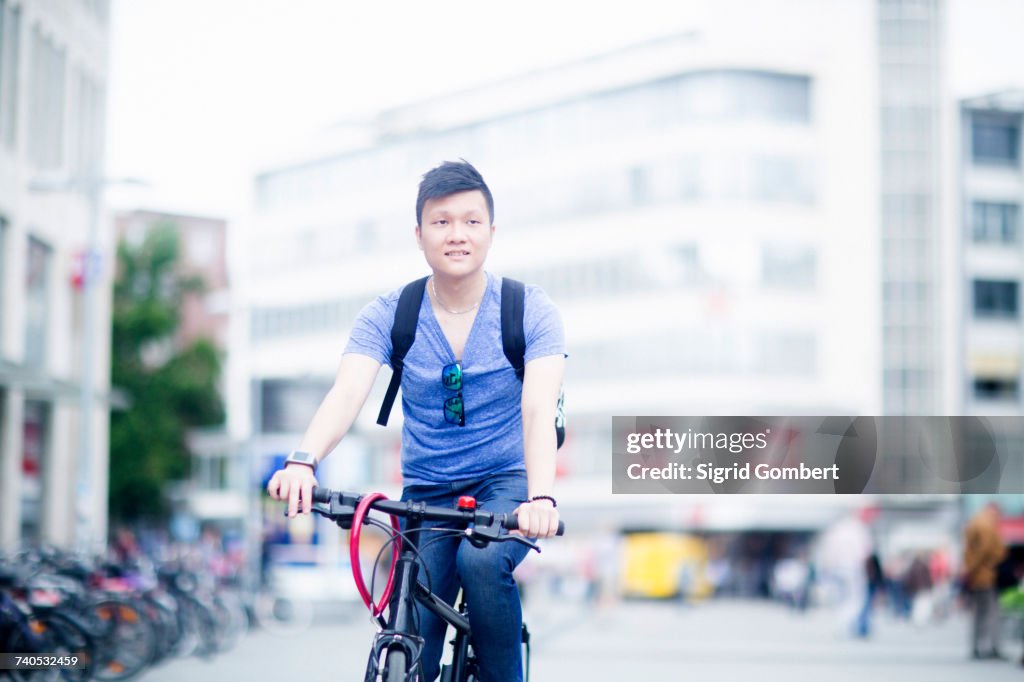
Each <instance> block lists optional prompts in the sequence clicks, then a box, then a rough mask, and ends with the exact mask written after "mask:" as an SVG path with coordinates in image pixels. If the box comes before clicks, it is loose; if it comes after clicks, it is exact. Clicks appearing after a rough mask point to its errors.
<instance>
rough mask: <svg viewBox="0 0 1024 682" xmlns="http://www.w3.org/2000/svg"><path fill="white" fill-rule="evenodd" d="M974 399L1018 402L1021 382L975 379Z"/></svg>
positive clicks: (988, 378)
mask: <svg viewBox="0 0 1024 682" xmlns="http://www.w3.org/2000/svg"><path fill="white" fill-rule="evenodd" d="M973 383H974V397H975V398H977V399H978V400H1017V398H1018V397H1019V396H1020V382H1018V381H1017V379H1010V378H991V377H975V378H974V382H973Z"/></svg>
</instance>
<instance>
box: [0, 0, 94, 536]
mask: <svg viewBox="0 0 1024 682" xmlns="http://www.w3.org/2000/svg"><path fill="white" fill-rule="evenodd" d="M108 36H109V11H108V3H107V2H106V0H64V1H56V0H0V547H3V548H5V549H12V548H14V547H16V546H17V545H18V543H20V542H38V541H45V542H50V543H54V544H57V545H65V546H67V545H72V544H74V543H82V544H98V543H102V542H104V541H105V537H106V525H107V522H106V509H107V454H106V453H107V450H108V447H107V440H108V438H107V433H108V422H109V419H108V414H109V402H110V395H109V394H110V386H109V383H110V380H109V374H110V372H109V365H110V363H109V357H110V351H109V346H110V341H109V327H110V325H109V319H110V305H109V300H110V286H111V270H112V267H111V262H110V254H112V250H111V235H110V234H109V230H106V229H104V227H103V226H104V221H103V219H102V218H103V215H102V207H101V206H100V204H99V198H98V191H97V188H98V187H99V186H100V183H101V179H100V178H101V169H102V167H103V162H102V149H103V122H104V117H105V115H104V102H105V91H106V81H107V61H108V57H107V49H108V47H107V45H108Z"/></svg>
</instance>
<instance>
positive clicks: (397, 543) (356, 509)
mask: <svg viewBox="0 0 1024 682" xmlns="http://www.w3.org/2000/svg"><path fill="white" fill-rule="evenodd" d="M312 498H313V499H312V507H311V508H312V511H313V512H314V513H316V514H318V515H320V516H323V517H324V518H327V519H330V520H331V521H333V522H334V523H335V524H337V525H338V526H339V527H340V528H343V529H345V530H351V538H350V542H349V551H350V556H351V559H352V573H353V578H354V580H355V583H356V588H357V590H358V591H359V594H360V596H361V597H362V599H363V602H364V603H365V604H366V605H367V607H368V608H369V609H370V612H371V614H372V616H373V619H374V621H375V622H376V624H377V625H378V626H379V629H378V632H377V634H376V635H375V636H374V640H373V647H372V649H371V651H370V657H369V660H368V662H367V667H366V676H365V682H377V681H378V680H380V681H382V682H424V681H423V671H422V665H421V662H420V655H421V653H422V649H423V638H422V637H420V636H419V632H418V625H417V622H416V618H415V605H416V603H419V604H421V605H423V606H424V607H425V608H427V609H429V610H430V611H432V612H433V613H434V614H436V615H437V616H438V617H440V618H441V619H443V620H444V621H445V622H447V623H448V624H449V625H451V626H452V627H453V628H454V629H455V637H454V639H452V640H450V642H449V644H451V646H452V659H451V661H452V662H451V663H450V664H448V665H444V666H442V668H441V677H440V679H441V682H475V681H476V680H477V679H478V677H477V667H478V661H477V658H476V654H475V653H474V650H473V637H472V635H473V633H472V630H471V628H470V624H469V616H468V613H469V611H468V609H469V605H468V604H467V603H466V598H465V594H463V597H462V599H461V600H460V602H459V607H458V608H457V609H456V608H454V607H452V606H451V605H449V604H448V603H447V602H445V601H444V600H443V599H441V598H440V597H439V596H437V595H435V594H434V593H433V592H431V591H430V588H429V585H424V583H422V582H419V581H418V580H417V577H418V575H417V574H418V571H419V563H418V561H419V547H418V543H417V541H416V540H415V539H414V538H415V537H416V536H417V535H418V534H420V533H421V532H423V531H427V530H429V531H432V532H438V533H447V534H452V535H458V536H460V537H462V538H463V539H464V540H466V541H468V542H470V543H471V544H472V545H473V546H475V547H479V548H482V547H485V546H487V545H488V544H489V543H491V542H519V543H521V544H523V545H525V546H527V547H529V548H530V549H533V550H535V551H537V552H540V547H538V546H537V543H535V542H533V541H532V540H529V539H527V538H525V537H523V536H520V535H511V534H509V533H508V532H507V531H511V530H516V529H517V528H518V527H519V526H518V521H517V519H516V516H515V515H514V514H494V513H491V512H486V511H482V510H479V509H477V508H476V500H475V499H473V498H472V497H468V496H463V497H460V498H459V500H458V504H457V507H456V508H455V509H448V508H444V507H433V506H428V505H426V504H423V503H421V502H415V501H405V502H398V501H392V500H388V499H387V498H386V497H384V495H382V494H381V493H370V494H367V495H360V494H358V493H348V492H337V491H332V490H329V489H326V488H314V489H313V494H312ZM371 509H372V510H376V511H379V512H382V513H384V514H388V515H389V516H390V517H391V518H390V520H391V524H390V525H388V524H385V523H384V522H382V521H380V520H378V519H375V518H372V517H370V516H368V515H367V514H368V512H369V511H370V510H371ZM398 517H402V518H404V519H405V521H406V524H405V529H404V530H403V529H402V528H401V527H400V526H399V523H398ZM424 521H440V522H443V523H446V524H448V527H445V528H422V524H423V522H424ZM364 524H368V525H374V526H377V527H380V528H383V529H385V530H386V531H388V532H389V533H390V534H391V537H390V539H389V540H388V541H387V542H385V543H384V545H383V546H382V547H381V549H380V552H378V555H377V558H378V560H379V559H380V557H381V556H382V554H383V552H384V550H385V549H387V548H388V547H389V546H393V550H392V553H391V566H390V573H389V576H388V580H387V583H386V584H385V587H384V590H383V593H382V595H381V599H380V602H379V604H374V603H373V599H372V582H371V589H370V590H367V588H366V584H365V582H364V581H363V578H362V569H361V568H360V562H359V554H358V552H359V537H360V531H361V528H362V526H363V525H364ZM564 529H565V527H564V524H563V523H561V522H559V524H558V533H557V534H558V535H562V534H563V532H564ZM503 531H504V532H503ZM428 542H429V541H428ZM422 544H423V545H424V546H425V545H426V543H422ZM374 565H375V566H376V562H375V564H374ZM429 581H430V576H429V574H428V575H427V582H428V583H429ZM385 611H387V614H388V615H387V617H386V618H385V616H384V613H385ZM523 644H524V646H525V647H526V650H527V656H526V657H525V659H524V664H523V670H524V678H525V679H529V654H528V652H529V632H528V630H527V629H526V626H525V624H524V626H523Z"/></svg>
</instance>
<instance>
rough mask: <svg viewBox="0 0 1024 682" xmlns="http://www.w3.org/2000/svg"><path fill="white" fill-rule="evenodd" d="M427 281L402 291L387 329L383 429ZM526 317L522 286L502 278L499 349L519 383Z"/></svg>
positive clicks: (560, 435)
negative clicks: (388, 361)
mask: <svg viewBox="0 0 1024 682" xmlns="http://www.w3.org/2000/svg"><path fill="white" fill-rule="evenodd" d="M427 279H429V277H423V278H420V279H418V280H416V281H414V282H410V283H409V284H407V285H405V288H404V289H402V294H401V295H400V296H399V297H398V306H397V307H396V308H395V321H394V323H393V324H392V325H391V369H392V370H393V374H392V375H391V383H389V384H388V391H387V393H385V394H384V402H383V403H382V404H381V406H380V414H379V415H377V423H378V424H380V425H381V426H387V423H388V417H390V416H391V408H392V406H393V405H394V404H395V397H396V396H397V395H398V388H399V387H400V386H401V385H402V367H403V366H404V364H405V354H406V353H408V352H409V348H411V347H412V342H413V341H415V340H416V324H417V323H418V322H419V316H420V305H421V303H422V301H423V292H424V290H425V289H426V286H427ZM525 313H526V286H525V285H524V284H523V283H522V282H520V281H518V280H514V279H509V278H508V277H505V278H503V279H502V281H501V347H502V350H503V351H504V352H505V357H506V358H508V362H509V364H510V365H512V367H513V369H515V371H516V376H517V377H518V378H519V381H522V380H523V375H524V374H525V373H526V363H525V362H524V361H523V360H524V357H525V355H526V333H525V331H524V330H523V316H524V315H525ZM564 402H565V401H564V394H563V393H562V392H561V391H559V394H558V404H557V405H556V407H555V436H556V439H557V442H558V447H562V443H564V442H565V405H564Z"/></svg>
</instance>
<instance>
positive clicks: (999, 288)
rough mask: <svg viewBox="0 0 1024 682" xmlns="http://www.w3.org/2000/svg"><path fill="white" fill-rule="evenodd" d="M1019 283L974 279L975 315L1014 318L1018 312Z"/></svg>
mask: <svg viewBox="0 0 1024 682" xmlns="http://www.w3.org/2000/svg"><path fill="white" fill-rule="evenodd" d="M1018 287H1019V284H1018V283H1017V282H1015V281H1007V280H985V279H976V280H974V315H975V317H984V318H1014V319H1016V317H1017V313H1018V305H1019V304H1018V297H1017V289H1018Z"/></svg>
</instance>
